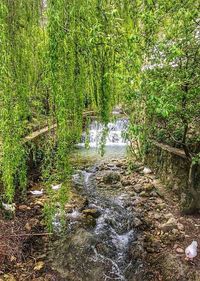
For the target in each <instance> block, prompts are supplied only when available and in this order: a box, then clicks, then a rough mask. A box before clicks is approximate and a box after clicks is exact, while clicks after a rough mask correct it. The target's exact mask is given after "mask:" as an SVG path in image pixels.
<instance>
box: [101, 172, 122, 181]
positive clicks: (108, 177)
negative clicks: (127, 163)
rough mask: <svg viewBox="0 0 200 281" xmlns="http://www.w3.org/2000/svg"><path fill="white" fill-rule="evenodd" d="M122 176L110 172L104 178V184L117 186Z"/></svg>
mask: <svg viewBox="0 0 200 281" xmlns="http://www.w3.org/2000/svg"><path fill="white" fill-rule="evenodd" d="M120 178H121V177H120V174H119V173H118V172H114V171H109V172H106V173H105V174H104V176H103V182H104V183H105V184H115V183H117V182H119V181H120Z"/></svg>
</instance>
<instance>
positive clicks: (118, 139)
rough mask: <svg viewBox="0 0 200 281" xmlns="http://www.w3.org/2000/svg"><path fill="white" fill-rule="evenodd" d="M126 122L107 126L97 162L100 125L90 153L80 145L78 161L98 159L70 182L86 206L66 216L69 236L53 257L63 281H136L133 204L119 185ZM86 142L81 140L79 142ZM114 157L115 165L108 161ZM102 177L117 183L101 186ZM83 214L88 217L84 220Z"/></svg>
mask: <svg viewBox="0 0 200 281" xmlns="http://www.w3.org/2000/svg"><path fill="white" fill-rule="evenodd" d="M127 122H128V121H127V120H125V119H121V120H117V121H116V122H115V123H110V124H108V127H109V132H108V135H107V138H106V141H105V147H106V153H105V156H104V158H103V159H102V158H101V160H100V158H99V157H98V156H97V155H98V154H97V150H96V147H97V146H98V144H99V142H100V139H101V135H102V133H103V130H104V128H103V126H102V125H101V124H98V123H97V122H94V123H92V124H91V125H90V131H89V142H90V147H91V148H90V149H89V150H86V149H85V148H84V143H81V144H79V147H80V148H79V151H80V154H81V156H82V157H88V158H89V157H91V158H94V157H96V158H95V159H96V161H95V164H93V165H92V166H91V167H87V168H83V169H81V170H77V171H76V172H75V173H74V175H73V178H72V180H73V184H74V188H75V190H76V191H77V192H78V194H79V195H81V196H82V197H83V198H84V200H85V202H84V206H76V207H74V208H73V209H72V210H71V212H69V213H68V214H67V219H68V229H67V235H66V238H64V240H63V241H62V242H59V244H58V245H59V246H58V247H57V252H56V253H55V254H54V258H53V260H54V267H55V268H56V270H58V271H59V272H60V273H61V275H62V276H63V277H64V278H65V279H64V280H68V281H72V280H73V281H79V280H80V281H81V280H82V281H107V280H113V281H114V280H119V281H120V280H121V281H126V280H127V281H131V280H136V279H134V273H135V272H136V268H138V267H141V266H142V264H137V261H136V260H134V258H133V247H132V245H133V243H134V241H135V240H136V237H137V233H136V231H135V229H134V228H133V226H132V221H133V216H134V214H133V212H132V209H131V207H130V206H131V201H130V198H129V195H127V194H126V192H125V191H124V189H123V188H122V185H121V183H120V180H119V179H118V177H120V173H124V170H125V169H126V164H125V161H124V160H123V158H125V154H126V140H125V138H124V131H125V130H126V128H127ZM85 138H86V135H85V134H84V135H83V141H84V140H85ZM113 157H114V158H115V160H113V161H111V158H113ZM119 159H120V160H119ZM119 161H120V162H119ZM119 163H120V165H119ZM123 163H124V164H123ZM122 166H123V167H122ZM123 168H125V169H124V170H123ZM105 175H107V176H108V178H109V176H111V178H112V176H113V175H114V176H115V177H116V179H114V180H113V179H111V183H110V184H103V185H102V179H104V177H105ZM112 180H113V182H112ZM84 212H85V213H87V214H89V215H88V216H83V214H84ZM60 245H61V246H60ZM137 280H139V279H137Z"/></svg>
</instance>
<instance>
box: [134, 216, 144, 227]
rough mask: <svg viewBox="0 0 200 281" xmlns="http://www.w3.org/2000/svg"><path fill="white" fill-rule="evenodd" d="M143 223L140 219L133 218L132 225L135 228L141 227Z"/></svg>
mask: <svg viewBox="0 0 200 281" xmlns="http://www.w3.org/2000/svg"><path fill="white" fill-rule="evenodd" d="M142 224H143V223H142V221H141V220H140V219H139V218H136V217H135V218H133V221H132V225H133V227H139V226H141V225H142Z"/></svg>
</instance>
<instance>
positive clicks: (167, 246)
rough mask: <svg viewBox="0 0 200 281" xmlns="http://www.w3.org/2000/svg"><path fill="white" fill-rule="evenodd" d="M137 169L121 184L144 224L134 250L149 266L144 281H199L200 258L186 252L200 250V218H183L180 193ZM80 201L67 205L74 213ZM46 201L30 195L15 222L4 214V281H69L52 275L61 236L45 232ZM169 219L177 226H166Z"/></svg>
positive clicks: (0, 225)
mask: <svg viewBox="0 0 200 281" xmlns="http://www.w3.org/2000/svg"><path fill="white" fill-rule="evenodd" d="M107 164H108V163H104V165H107ZM119 164H120V163H119ZM134 167H137V168H135V170H134V171H130V172H129V171H127V172H125V173H124V174H123V176H122V179H121V182H122V186H123V188H124V189H125V190H126V191H127V192H128V193H130V194H132V195H131V196H133V197H132V202H133V209H134V212H135V211H136V212H137V213H138V220H139V221H140V222H141V223H137V224H136V225H137V226H136V227H137V228H138V230H139V231H140V238H141V239H139V240H138V245H142V248H140V247H135V246H133V251H134V252H135V256H137V254H138V256H139V258H141V257H142V259H143V262H144V267H143V271H144V272H143V273H144V275H143V276H145V278H144V279H143V280H142V281H154V280H155V281H157V280H158V281H168V280H172V281H199V280H200V254H198V255H197V257H196V258H195V259H194V260H193V261H187V260H185V253H184V251H185V248H186V247H187V246H188V245H189V244H190V243H191V242H192V241H193V240H196V241H197V242H198V245H200V235H199V230H200V215H199V214H196V215H190V216H188V215H183V214H182V213H181V211H180V208H179V199H178V198H177V195H176V194H174V193H173V192H172V191H171V190H169V189H167V188H165V187H164V186H163V185H162V184H161V182H160V181H159V179H157V178H156V176H155V175H154V174H153V173H150V174H147V175H145V174H143V168H144V167H143V166H142V165H134ZM99 181H100V182H101V181H102V179H101V178H100V179H99ZM37 185H38V184H37ZM37 187H38V186H36V187H34V188H33V189H36V188H37ZM74 198H75V199H74ZM75 200H77V195H76V194H74V196H72V198H71V201H70V202H68V206H69V208H70V206H73V204H74V201H75ZM44 201H45V196H42V197H34V196H32V195H31V194H29V193H28V197H27V200H26V202H24V203H23V202H17V203H16V206H15V208H16V211H15V214H14V216H13V217H12V218H10V219H6V218H5V211H3V210H0V281H21V280H27V281H30V280H33V281H36V280H38V281H62V280H64V279H62V278H61V276H59V274H58V273H56V272H55V271H53V270H52V268H51V264H50V262H49V259H48V251H49V249H50V248H51V242H52V240H55V239H56V236H55V235H54V234H52V233H47V231H46V230H45V225H44V223H43V214H42V209H43V205H44ZM170 218H172V219H173V222H174V224H171V225H170V226H169V225H167V226H166V223H167V222H168V221H169V219H170ZM139 248H140V249H139ZM141 249H142V250H141ZM141 251H142V252H141ZM133 280H140V279H139V277H138V279H133ZM83 281H84V280H83ZM91 281H95V280H91ZM102 281H103V280H102Z"/></svg>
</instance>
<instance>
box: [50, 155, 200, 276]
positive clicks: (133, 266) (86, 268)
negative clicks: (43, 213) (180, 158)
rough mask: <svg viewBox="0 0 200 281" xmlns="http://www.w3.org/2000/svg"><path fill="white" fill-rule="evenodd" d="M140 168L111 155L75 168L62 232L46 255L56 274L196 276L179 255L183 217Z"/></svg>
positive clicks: (183, 236) (184, 241) (183, 239)
mask: <svg viewBox="0 0 200 281" xmlns="http://www.w3.org/2000/svg"><path fill="white" fill-rule="evenodd" d="M144 171H145V169H144V167H143V166H142V165H141V164H135V165H134V170H130V169H129V165H128V163H127V161H126V160H123V159H121V160H116V159H113V160H109V161H104V162H102V163H100V164H98V165H94V166H92V167H87V168H84V169H81V170H78V171H76V172H75V174H74V176H73V181H72V182H73V190H74V191H73V192H74V196H73V197H72V200H71V202H70V203H69V204H68V205H66V213H67V215H66V217H67V220H68V227H67V230H66V235H64V237H62V239H57V240H56V241H55V242H54V244H53V247H51V251H50V255H49V256H50V261H51V265H52V269H53V270H54V271H56V272H58V273H59V274H60V278H63V279H62V280H67V281H79V280H80V281H93V280H95V281H104V280H105V281H106V280H113V281H114V280H123V281H125V280H127V281H136V280H137V281H140V280H141V281H143V280H146V281H148V280H149V281H150V280H181V281H183V280H195V281H196V280H200V279H197V278H199V275H198V274H199V271H197V270H196V267H195V264H193V265H192V264H190V263H187V262H185V260H184V247H185V245H186V244H187V240H188V241H189V240H190V236H189V235H187V234H186V232H185V231H186V228H187V226H185V223H186V218H184V217H181V216H180V215H179V216H178V215H177V213H176V212H177V209H176V207H177V206H176V204H177V202H176V199H174V201H173V199H172V198H169V197H168V195H167V193H166V192H165V189H163V187H162V185H161V184H160V182H159V180H157V179H156V177H155V175H154V174H153V173H151V171H148V173H144ZM186 225H187V224H186ZM197 230H198V228H197ZM197 233H198V232H197ZM191 239H198V237H196V233H193V237H192V238H191ZM197 262H198V260H197ZM172 269H173V270H172ZM60 280H61V279H60Z"/></svg>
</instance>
